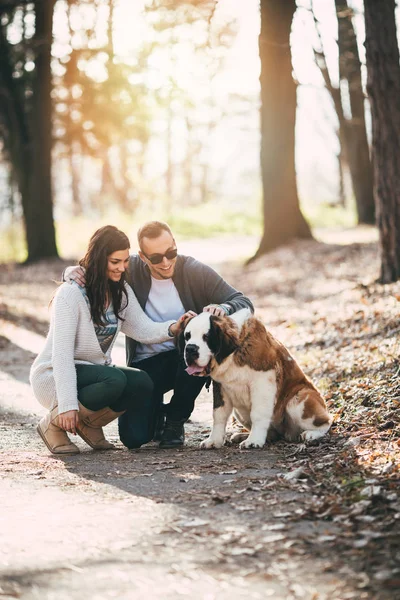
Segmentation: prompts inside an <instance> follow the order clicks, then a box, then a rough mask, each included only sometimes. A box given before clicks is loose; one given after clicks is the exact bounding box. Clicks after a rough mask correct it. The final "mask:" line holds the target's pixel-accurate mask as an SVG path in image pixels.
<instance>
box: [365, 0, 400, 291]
mask: <svg viewBox="0 0 400 600" xmlns="http://www.w3.org/2000/svg"><path fill="white" fill-rule="evenodd" d="M364 7H365V33H366V36H365V48H366V56H367V70H368V84H367V91H368V95H369V98H370V102H371V116H372V152H373V167H374V194H375V202H376V210H377V222H378V227H379V234H380V246H381V277H380V279H381V282H382V283H390V282H392V281H397V280H398V279H399V278H400V103H399V98H400V66H399V47H398V43H397V34H396V21H395V1H394V0H364Z"/></svg>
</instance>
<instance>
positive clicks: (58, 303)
mask: <svg viewBox="0 0 400 600" xmlns="http://www.w3.org/2000/svg"><path fill="white" fill-rule="evenodd" d="M129 248H130V244H129V240H128V238H127V236H126V235H125V234H124V233H123V232H122V231H119V230H118V229H117V228H116V227H113V226H111V225H107V226H105V227H102V228H101V229H98V230H97V231H96V232H95V233H94V235H93V236H92V238H91V239H90V242H89V247H88V250H87V252H86V255H85V256H84V258H83V259H82V260H80V261H79V264H80V265H81V266H82V267H84V268H85V269H86V286H85V287H84V288H82V287H79V286H78V285H77V284H75V283H73V284H68V283H64V284H62V285H61V286H60V287H59V288H58V290H57V291H56V293H55V295H54V298H53V300H52V315H51V321H50V330H49V333H48V335H47V339H46V343H45V347H44V348H43V350H42V352H41V353H40V354H39V355H38V356H37V358H36V360H35V361H34V363H33V365H32V368H31V372H30V382H31V385H32V388H33V393H34V394H35V396H36V398H37V400H38V401H39V402H40V403H41V404H42V405H43V406H45V407H46V408H48V409H49V411H50V412H49V413H48V415H46V416H45V417H43V419H42V420H41V421H40V423H39V425H38V427H37V430H38V433H39V434H40V436H41V437H42V439H43V441H44V442H45V444H46V446H47V447H48V449H49V450H50V452H52V453H53V454H77V453H78V452H79V448H78V447H77V446H76V445H75V444H73V443H72V442H71V440H70V439H69V437H68V435H67V432H69V433H73V434H78V435H80V437H81V438H83V439H84V440H85V441H86V442H87V443H88V444H89V445H90V446H91V447H92V448H94V449H95V450H108V449H110V448H113V447H114V446H113V445H112V444H110V442H108V441H107V440H106V439H105V437H104V434H103V430H102V427H103V426H104V425H107V424H108V423H110V422H111V421H113V420H114V419H116V418H117V417H118V416H119V415H121V414H123V413H124V412H125V410H127V409H128V408H129V409H132V406H133V407H137V418H138V424H137V426H138V430H139V431H141V436H139V437H141V439H140V440H138V443H137V446H140V445H141V444H142V443H145V442H148V441H150V439H151V437H152V432H151V430H150V429H151V423H152V421H153V419H152V415H151V414H150V413H151V410H152V408H151V394H152V388H153V384H152V381H151V379H150V378H149V376H148V375H147V374H146V373H144V372H143V371H140V370H139V369H133V368H128V367H118V368H117V367H112V365H111V350H112V347H113V345H114V342H115V339H116V337H117V335H118V333H119V331H123V332H124V333H126V334H127V335H128V336H129V337H131V338H134V339H135V340H137V341H139V342H142V343H146V344H152V343H156V342H163V341H166V340H167V339H169V338H170V337H173V336H174V335H175V333H176V332H177V330H178V328H179V323H180V322H181V321H182V320H183V319H184V318H185V317H186V316H187V314H188V313H186V315H183V316H182V317H181V319H179V321H178V322H175V321H167V322H165V323H155V322H153V321H151V320H150V319H149V318H148V317H147V316H146V315H145V314H144V312H143V311H142V309H141V307H140V305H139V303H138V301H137V299H136V296H135V295H134V293H133V291H132V289H131V288H130V287H129V286H128V285H127V284H126V283H125V270H126V268H127V265H128V260H129Z"/></svg>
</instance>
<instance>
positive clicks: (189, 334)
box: [179, 312, 239, 377]
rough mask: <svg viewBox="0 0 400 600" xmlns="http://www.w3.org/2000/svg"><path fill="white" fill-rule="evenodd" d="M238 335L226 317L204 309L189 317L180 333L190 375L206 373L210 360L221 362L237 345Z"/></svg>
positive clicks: (230, 320)
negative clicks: (217, 315)
mask: <svg viewBox="0 0 400 600" xmlns="http://www.w3.org/2000/svg"><path fill="white" fill-rule="evenodd" d="M238 338H239V332H238V327H237V325H236V324H235V323H234V321H233V320H232V319H230V318H229V317H215V316H214V315H210V313H207V312H204V313H201V314H199V315H197V316H196V317H193V318H192V319H190V321H189V322H188V323H186V326H185V328H184V330H183V332H182V333H181V334H180V337H179V348H180V350H181V352H183V356H184V359H185V362H186V364H187V367H188V368H187V369H186V370H187V372H188V373H189V375H197V376H200V377H206V376H207V375H209V374H210V372H211V370H212V366H213V361H216V363H217V364H221V362H222V361H223V360H224V359H225V358H226V357H227V356H229V355H230V354H231V353H232V352H234V350H235V349H236V348H237V347H238Z"/></svg>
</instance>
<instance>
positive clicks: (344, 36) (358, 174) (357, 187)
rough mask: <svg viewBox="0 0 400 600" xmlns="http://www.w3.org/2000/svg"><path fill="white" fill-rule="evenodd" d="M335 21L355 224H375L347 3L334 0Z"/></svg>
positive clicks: (361, 98)
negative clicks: (345, 99)
mask: <svg viewBox="0 0 400 600" xmlns="http://www.w3.org/2000/svg"><path fill="white" fill-rule="evenodd" d="M335 3H336V12H337V18H338V28H339V29H338V32H339V33H338V47H339V76H340V79H341V80H343V79H345V80H347V81H348V85H349V96H350V108H351V119H350V120H348V119H345V121H344V123H343V126H344V135H345V140H346V146H347V156H348V163H349V168H350V175H351V180H352V184H353V190H354V196H355V200H356V207H357V216H358V223H359V224H361V223H364V224H370V225H373V224H374V223H375V202H374V195H373V182H372V165H371V160H370V155H369V146H368V139H367V129H366V125H365V109H364V92H363V88H362V82H361V62H360V57H359V53H358V46H357V38H356V34H355V31H354V27H353V22H352V19H351V17H352V10H351V9H349V6H348V3H347V0H335Z"/></svg>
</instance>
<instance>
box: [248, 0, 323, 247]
mask: <svg viewBox="0 0 400 600" xmlns="http://www.w3.org/2000/svg"><path fill="white" fill-rule="evenodd" d="M295 10H296V2H295V0H285V2H282V1H281V0H261V33H260V38H259V51H260V59H261V75H260V83H261V173H262V183H263V213H264V231H263V236H262V239H261V242H260V246H259V248H258V250H257V252H256V255H255V257H254V258H256V257H258V256H260V255H261V254H264V253H266V252H268V251H269V250H272V249H274V248H276V247H278V246H280V245H282V244H285V243H287V242H289V241H291V240H293V239H294V238H299V237H301V238H311V237H312V236H311V231H310V228H309V226H308V224H307V222H306V220H305V219H304V217H303V215H302V214H301V211H300V207H299V198H298V193H297V183H296V171H295V125H296V85H295V83H294V81H293V77H292V57H291V51H290V32H291V26H292V20H293V15H294V12H295Z"/></svg>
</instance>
